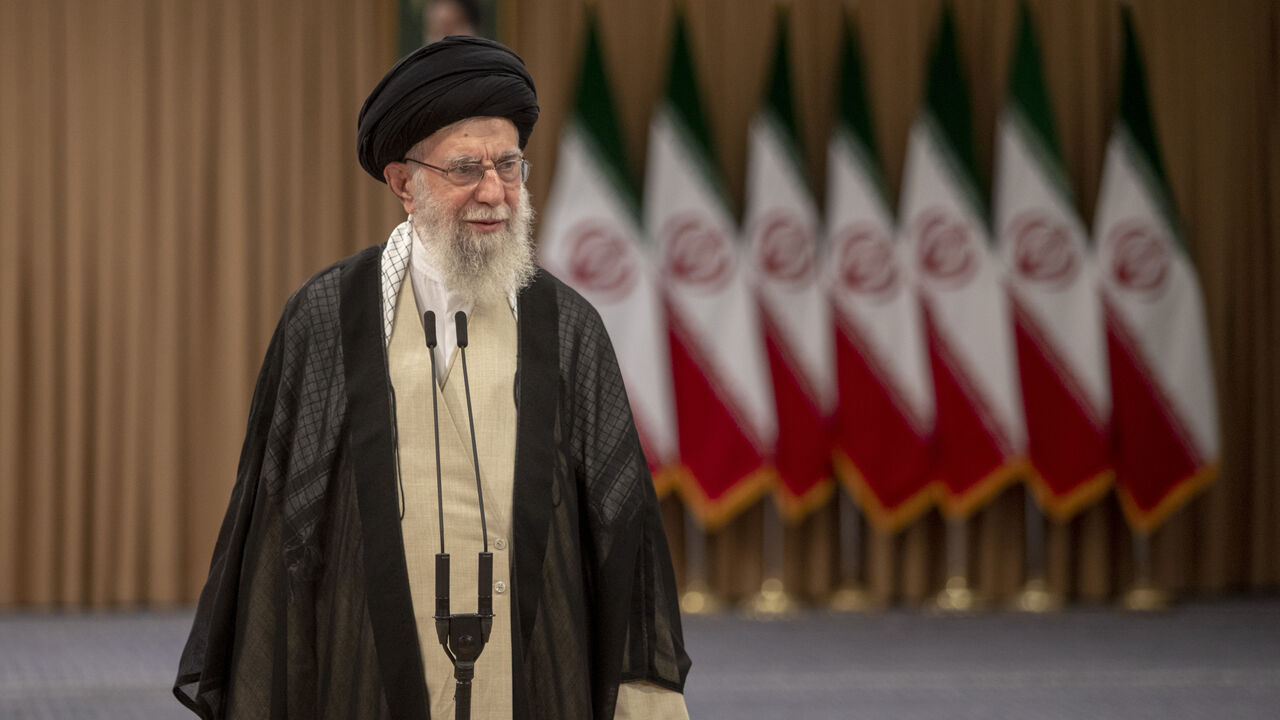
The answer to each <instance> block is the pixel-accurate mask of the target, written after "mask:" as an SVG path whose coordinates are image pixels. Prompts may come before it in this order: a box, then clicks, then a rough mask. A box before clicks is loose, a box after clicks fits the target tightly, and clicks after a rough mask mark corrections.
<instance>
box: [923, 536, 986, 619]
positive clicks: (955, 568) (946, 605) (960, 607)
mask: <svg viewBox="0 0 1280 720" xmlns="http://www.w3.org/2000/svg"><path fill="white" fill-rule="evenodd" d="M946 547H947V550H946V552H947V584H946V586H945V587H943V588H942V591H941V592H939V593H938V595H937V597H936V598H934V601H933V607H934V609H935V610H938V611H940V612H946V613H963V612H973V611H975V610H979V609H980V608H981V601H980V600H979V599H978V595H977V593H976V592H974V590H973V588H972V587H971V586H970V584H969V527H968V524H967V520H966V519H965V518H949V519H948V520H947V541H946Z"/></svg>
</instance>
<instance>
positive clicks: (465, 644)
mask: <svg viewBox="0 0 1280 720" xmlns="http://www.w3.org/2000/svg"><path fill="white" fill-rule="evenodd" d="M454 320H455V322H456V323H457V330H458V352H459V354H460V355H461V356H462V384H463V388H464V389H465V391H466V396H467V424H468V425H470V427H471V457H472V461H473V462H474V464H475V471H476V495H477V496H478V497H479V499H480V532H481V536H482V538H483V541H484V551H483V552H481V553H480V554H479V555H480V559H479V561H480V567H479V573H478V576H479V582H478V585H479V587H478V598H477V602H476V610H477V611H476V612H474V613H450V612H449V555H448V553H446V552H445V551H444V485H443V481H442V479H441V470H440V416H439V409H438V404H437V403H438V400H437V399H436V395H437V393H436V314H435V313H434V312H431V311H430V310H428V311H427V312H425V313H423V316H422V328H423V332H424V334H425V335H426V340H427V350H428V352H429V354H430V355H431V417H432V424H433V427H434V428H435V442H436V500H437V502H436V509H437V511H438V512H439V514H440V552H438V553H436V614H435V621H436V635H437V637H438V638H439V640H440V645H441V646H442V647H443V648H444V654H445V655H447V656H448V658H449V662H450V663H452V664H453V677H454V680H455V681H456V682H457V686H456V689H455V691H454V698H453V699H454V709H455V711H456V712H455V714H454V717H455V720H470V718H471V681H472V680H473V679H474V678H475V671H476V660H477V659H479V657H480V653H481V652H482V651H484V646H485V643H487V642H488V641H489V633H490V631H491V630H492V629H493V594H492V593H493V589H492V588H493V553H491V552H489V531H488V528H487V527H486V526H485V519H484V493H483V492H482V491H481V488H480V459H479V454H478V452H477V451H476V426H475V419H474V417H473V416H472V413H471V384H470V381H469V379H468V377H467V353H466V347H467V316H466V314H465V313H462V312H461V311H459V312H458V313H457V315H455V316H454Z"/></svg>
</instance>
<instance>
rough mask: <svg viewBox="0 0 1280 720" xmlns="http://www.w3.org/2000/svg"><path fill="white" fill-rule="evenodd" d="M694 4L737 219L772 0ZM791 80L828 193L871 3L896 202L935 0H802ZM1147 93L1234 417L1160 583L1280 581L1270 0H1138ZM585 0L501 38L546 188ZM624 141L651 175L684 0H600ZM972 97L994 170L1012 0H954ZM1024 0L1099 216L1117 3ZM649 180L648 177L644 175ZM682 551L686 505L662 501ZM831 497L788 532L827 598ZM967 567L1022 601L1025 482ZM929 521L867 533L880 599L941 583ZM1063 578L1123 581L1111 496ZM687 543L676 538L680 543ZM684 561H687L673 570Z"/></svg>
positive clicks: (1074, 163) (712, 117)
mask: <svg viewBox="0 0 1280 720" xmlns="http://www.w3.org/2000/svg"><path fill="white" fill-rule="evenodd" d="M682 4H683V5H684V6H685V7H686V16H687V20H688V23H689V31H690V37H691V42H692V45H693V55H694V61H695V63H696V65H697V70H698V72H699V81H700V83H701V88H700V89H701V95H702V98H703V101H704V104H705V107H706V109H707V114H708V118H709V122H710V125H711V131H712V136H713V142H714V143H715V145H716V147H717V150H718V153H719V162H720V167H721V170H722V171H723V173H724V175H725V177H726V179H727V180H728V186H729V188H730V191H731V194H732V195H733V198H734V202H735V203H736V207H737V209H738V212H739V213H741V205H742V196H743V185H744V181H745V167H746V133H747V124H748V122H749V119H750V116H751V114H752V112H754V110H755V107H756V105H757V103H758V102H759V98H760V96H761V94H762V93H763V90H764V83H765V75H766V73H767V72H768V63H769V61H770V58H771V52H770V51H771V44H772V38H773V32H774V24H775V7H776V3H773V2H736V1H734V0H703V1H702V2H687V3H682ZM784 4H785V5H787V6H788V7H789V8H790V13H791V29H790V33H791V41H792V43H791V47H792V52H793V55H792V57H791V61H792V69H793V73H794V75H793V77H794V84H793V87H794V92H795V93H796V104H797V112H798V118H799V124H800V129H801V133H802V136H803V140H804V144H805V154H806V160H807V164H808V170H809V178H810V181H811V185H812V187H813V189H814V191H815V193H816V195H815V196H816V197H818V198H822V197H824V196H823V194H822V193H823V191H824V184H825V183H824V177H825V157H824V153H825V144H826V137H827V132H828V130H829V129H830V127H831V118H832V113H833V105H834V94H835V88H836V83H837V77H836V72H837V61H836V53H837V50H838V47H837V46H838V42H839V22H840V21H841V19H842V17H843V14H844V13H845V12H847V11H849V10H850V9H851V8H855V7H856V10H855V12H856V15H857V17H858V23H859V27H858V32H859V34H860V37H861V39H862V42H863V50H864V54H865V57H864V60H865V63H866V70H867V73H868V81H869V87H870V93H871V101H872V113H873V120H874V122H875V125H876V128H877V131H878V135H879V139H880V143H881V147H880V150H881V153H882V156H883V162H884V165H885V177H886V180H887V183H888V186H889V192H890V195H891V197H894V196H896V195H897V188H898V185H899V183H900V181H901V177H902V164H903V160H904V156H905V147H906V137H907V130H908V128H909V125H910V122H911V120H912V118H913V117H914V114H915V112H916V109H917V106H918V104H919V100H920V95H921V93H922V91H923V84H924V71H925V63H926V59H927V53H928V49H929V43H930V41H931V39H932V36H933V33H934V32H935V30H936V26H937V20H938V16H939V12H940V9H941V6H942V0H911V1H910V2H902V1H900V0H862V1H860V2H857V3H852V2H841V1H840V0H794V1H792V2H787V3H784ZM1128 4H1129V5H1130V7H1132V9H1133V12H1134V17H1135V19H1136V23H1137V30H1138V33H1139V37H1140V41H1141V42H1142V46H1143V51H1144V55H1145V60H1146V63H1147V74H1148V78H1149V83H1150V91H1151V102H1152V108H1153V112H1154V113H1155V116H1156V126H1157V131H1158V133H1159V140H1160V144H1161V148H1162V150H1163V153H1164V159H1165V164H1166V167H1167V170H1168V173H1169V180H1170V182H1171V184H1172V187H1173V192H1174V195H1175V196H1176V198H1177V202H1178V204H1179V208H1180V211H1181V216H1182V219H1183V220H1184V221H1185V224H1186V225H1185V226H1186V229H1187V234H1188V237H1189V239H1190V242H1191V246H1192V252H1193V255H1194V258H1195V261H1196V263H1197V266H1198V267H1199V269H1200V273H1201V277H1202V279H1203V283H1204V288H1205V293H1206V300H1207V304H1208V311H1209V317H1210V327H1211V333H1212V342H1213V359H1214V363H1215V369H1216V373H1217V378H1218V387H1219V402H1220V405H1221V410H1222V417H1223V427H1222V435H1223V440H1224V452H1223V463H1222V474H1221V477H1220V479H1219V481H1218V482H1217V483H1216V484H1214V485H1213V486H1212V488H1211V489H1210V490H1209V491H1208V492H1207V493H1206V494H1205V495H1204V496H1203V497H1201V498H1198V499H1196V500H1195V501H1193V503H1192V504H1191V505H1190V506H1189V507H1188V508H1187V509H1185V510H1184V511H1182V512H1180V513H1178V514H1177V515H1176V516H1175V517H1174V518H1172V519H1171V521H1170V522H1169V523H1168V525H1167V526H1166V527H1165V528H1163V529H1162V530H1160V531H1158V532H1157V533H1156V535H1155V537H1154V562H1155V566H1156V567H1155V570H1156V577H1157V580H1158V582H1160V583H1162V584H1165V585H1167V586H1168V587H1170V588H1173V589H1177V590H1183V591H1189V592H1200V593H1203V592H1223V591H1227V590H1234V589H1243V588H1259V587H1275V586H1277V585H1280V560H1278V558H1280V445H1278V444H1277V443H1276V442H1275V438H1276V437H1278V436H1280V425H1278V421H1280V417H1278V416H1277V410H1278V409H1280V385H1278V384H1277V382H1276V380H1275V378H1274V374H1275V367H1276V366H1277V360H1280V357H1278V356H1280V301H1278V300H1280V282H1278V281H1277V279H1276V276H1277V273H1280V252H1278V251H1277V249H1276V248H1275V247H1274V242H1273V237H1274V236H1275V232H1276V230H1277V228H1280V225H1277V222H1278V218H1280V214H1278V211H1276V210H1275V208H1276V207H1277V205H1280V203H1277V200H1280V194H1278V192H1277V190H1278V188H1280V185H1278V184H1277V181H1278V179H1280V168H1277V159H1278V158H1280V149H1278V148H1277V145H1278V144H1280V134H1278V132H1277V131H1278V129H1280V126H1278V125H1277V119H1276V115H1277V110H1280V107H1278V106H1277V102H1278V100H1277V98H1278V97H1280V89H1278V88H1280V86H1278V83H1280V68H1278V63H1277V52H1278V51H1277V38H1278V37H1280V17H1278V13H1277V10H1276V8H1275V4H1274V3H1272V2H1267V1H1266V0H1232V1H1230V2H1222V3H1199V2H1195V1H1194V0H1132V1H1131V2H1128ZM585 5H587V4H584V3H582V2H580V0H536V1H535V0H511V1H510V2H509V3H508V5H507V6H506V12H505V16H504V18H503V19H504V21H505V22H504V23H503V24H502V27H501V32H502V33H503V40H504V41H505V42H507V43H508V44H510V45H511V46H512V47H513V48H514V49H516V51H517V52H519V53H520V54H521V55H522V56H523V57H524V58H525V60H526V62H527V63H528V64H529V67H530V69H531V71H532V73H533V75H534V78H535V79H536V80H537V82H538V90H539V95H540V99H541V103H542V108H543V114H542V119H541V120H540V122H539V125H538V130H537V131H536V132H535V133H534V135H533V139H532V141H531V143H530V145H531V146H530V148H529V152H528V155H529V156H530V158H531V160H532V161H533V163H534V166H535V168H536V171H535V175H534V177H533V179H532V180H531V185H532V190H533V192H534V194H535V197H537V198H544V197H545V195H546V192H547V190H548V188H549V186H550V179H551V177H552V176H553V174H554V165H555V153H556V145H557V140H558V138H557V134H558V129H559V127H560V125H561V124H562V122H563V120H564V118H565V114H566V112H567V110H568V108H569V105H570V103H571V102H572V93H573V91H574V88H573V83H574V76H575V73H576V72H577V67H578V66H577V63H578V54H579V52H580V49H581V45H582V32H583V23H584V18H585V10H584V6H585ZM590 5H592V6H593V7H594V8H595V12H596V15H597V18H598V21H599V23H600V29H601V36H602V43H603V45H604V53H605V62H606V65H607V71H608V73H609V77H610V80H611V84H612V88H613V91H614V97H615V102H616V105H617V107H618V111H619V116H620V122H621V124H622V134H623V138H624V140H625V142H626V145H627V147H626V150H627V153H628V156H629V157H630V159H631V161H632V165H633V167H634V168H635V172H636V177H637V179H638V178H640V177H641V175H642V172H643V169H642V166H643V160H644V157H645V144H646V140H647V130H648V121H649V117H650V113H651V112H652V110H653V108H654V105H655V103H656V102H657V101H658V99H659V98H660V95H661V93H662V91H663V83H664V82H665V72H666V62H667V57H668V52H669V48H668V43H669V40H670V32H671V25H672V22H673V18H674V12H675V11H674V8H675V7H676V5H677V3H675V2H672V1H663V2H653V3H631V2H624V1H623V0H598V1H597V2H595V3H590ZM951 5H952V7H953V9H954V11H955V13H956V21H957V25H958V29H959V34H960V38H959V40H960V48H961V52H962V59H963V63H964V73H965V77H966V79H967V82H968V85H969V91H970V97H971V101H972V106H973V122H974V128H975V131H976V133H977V138H976V141H977V144H976V148H977V150H978V157H979V164H980V166H981V167H980V171H981V173H982V174H983V176H984V177H985V178H987V181H988V182H989V180H990V173H991V166H992V155H991V149H992V143H993V137H994V131H995V120H996V115H997V113H998V111H999V108H1000V104H1001V103H1002V102H1003V98H1004V93H1005V85H1006V78H1007V73H1008V69H1009V67H1008V66H1009V55H1010V50H1011V43H1012V35H1013V31H1014V27H1015V21H1016V18H1017V8H1018V4H1017V2H1016V0H953V2H952V3H951ZM1028 5H1029V6H1030V9H1031V11H1032V18H1033V22H1034V23H1035V25H1036V28H1037V31H1038V33H1039V35H1040V40H1041V44H1042V49H1043V51H1044V56H1045V72H1046V83H1047V85H1048V91H1049V94H1050V97H1051V100H1052V103H1053V107H1054V113H1055V121H1056V124H1057V128H1058V132H1059V135H1060V139H1061V143H1062V146H1063V151H1064V154H1065V162H1066V167H1067V170H1068V172H1069V173H1070V176H1071V178H1072V180H1073V183H1074V190H1075V192H1076V197H1077V204H1078V206H1079V208H1080V210H1081V213H1082V215H1083V217H1084V218H1085V219H1086V222H1091V219H1092V216H1093V210H1094V205H1095V202H1096V195H1097V191H1098V183H1099V180H1100V173H1101V170H1102V161H1103V154H1104V150H1105V145H1106V141H1107V137H1108V135H1109V133H1110V129H1111V123H1112V120H1113V118H1114V116H1115V107H1116V102H1117V93H1118V90H1119V88H1118V85H1119V72H1120V68H1119V62H1120V23H1119V3H1118V0H1082V1H1081V2H1072V3H1061V2H1051V1H1049V0H1035V1H1032V2H1029V3H1028ZM637 186H640V187H642V184H640V183H637ZM666 512H667V519H668V521H669V522H668V528H669V529H670V531H671V532H672V534H673V535H674V536H675V540H676V543H677V547H678V545H679V536H680V535H681V534H682V532H681V524H680V522H679V517H680V515H679V513H680V509H679V504H678V502H676V501H669V502H668V503H667V507H666ZM759 526H760V515H759V511H758V508H757V509H756V510H755V511H751V512H748V513H746V514H745V515H743V516H742V518H741V519H740V520H739V521H738V522H736V523H735V524H733V525H731V526H730V527H729V528H728V529H727V530H725V531H724V532H722V533H720V534H719V536H718V537H715V538H713V539H712V560H713V563H714V565H715V567H713V570H712V580H713V585H714V586H716V587H717V588H718V589H719V590H720V591H721V593H722V594H724V595H726V596H729V597H740V596H742V595H743V594H745V593H748V592H751V591H752V590H754V589H755V588H757V587H758V583H759V580H760V571H759V557H760V552H759V543H760V537H759ZM835 528H836V519H835V515H834V512H833V509H832V508H827V509H825V510H824V511H821V512H819V513H817V514H815V516H814V517H813V518H812V519H810V520H809V521H808V522H806V523H803V524H802V525H800V526H799V527H796V528H792V529H790V530H789V531H788V535H787V539H788V545H789V547H788V551H787V557H788V567H787V573H786V575H787V579H788V584H789V586H790V587H792V588H793V589H795V590H796V591H798V592H800V593H801V594H805V595H808V596H810V597H814V598H817V597H820V596H821V595H822V594H823V593H824V592H826V591H828V590H830V589H831V587H832V584H833V582H834V580H835V578H834V574H835V562H836V560H837V556H836V552H835V548H834V547H833V546H834V541H835ZM970 537H971V540H972V547H973V551H972V553H971V565H972V567H971V572H972V574H973V577H974V579H975V581H976V582H977V584H978V586H979V588H980V589H981V590H983V591H985V592H986V593H988V594H991V595H994V596H1007V595H1008V594H1010V593H1011V592H1013V591H1014V590H1015V589H1016V588H1017V586H1018V585H1019V584H1020V583H1021V581H1022V561H1023V546H1022V542H1023V519H1022V493H1021V491H1020V490H1013V491H1011V492H1009V493H1006V494H1005V495H1004V496H1002V497H1000V498H998V499H997V500H996V501H995V502H994V503H993V504H992V505H991V506H990V507H989V508H987V509H986V510H984V511H982V512H981V513H979V514H978V515H977V516H976V517H975V518H974V521H973V522H972V523H971V526H970ZM941 541H942V532H941V527H940V522H939V521H938V519H937V518H936V516H931V517H928V518H926V519H924V520H922V521H921V522H919V523H917V524H916V525H914V526H912V527H910V528H908V529H907V530H905V531H904V532H903V533H902V534H901V535H899V536H897V537H886V536H881V535H877V534H873V535H872V536H871V537H870V538H869V543H868V556H867V558H866V564H865V571H866V573H867V576H868V580H869V582H870V584H871V586H872V589H873V590H874V591H876V592H877V593H879V594H881V595H883V596H886V597H901V598H905V599H907V600H920V599H923V598H925V597H926V596H927V595H928V594H929V593H932V592H933V591H935V590H936V589H937V588H938V587H939V585H940V583H941V580H942V579H943V578H942V572H943V568H942V552H941V551H942V545H941ZM1047 545H1048V573H1049V580H1050V583H1051V585H1052V586H1053V587H1055V588H1056V589H1058V590H1059V591H1063V592H1067V593H1069V594H1070V595H1072V596H1074V597H1076V598H1078V599H1082V600H1086V601H1090V600H1102V599H1106V598H1108V597H1111V596H1113V595H1114V594H1115V593H1117V592H1119V591H1121V590H1123V589H1124V588H1125V587H1126V585H1127V583H1128V581H1129V576H1130V572H1131V568H1130V566H1129V563H1130V557H1129V551H1130V547H1129V536H1128V532H1127V530H1126V528H1125V526H1124V524H1123V521H1122V520H1121V519H1120V516H1119V514H1118V512H1117V510H1116V507H1115V505H1114V502H1113V501H1112V500H1111V499H1108V500H1107V501H1105V502H1103V503H1101V504H1100V505H1098V506H1096V507H1094V508H1092V509H1090V510H1087V511H1085V512H1084V513H1082V514H1081V515H1080V516H1079V517H1078V518H1077V519H1075V520H1074V521H1073V522H1071V523H1069V524H1067V525H1065V526H1060V527H1052V528H1050V530H1049V534H1048V538H1047ZM678 554H679V553H678V552H677V555H678ZM679 560H680V558H679V557H677V563H678V564H679Z"/></svg>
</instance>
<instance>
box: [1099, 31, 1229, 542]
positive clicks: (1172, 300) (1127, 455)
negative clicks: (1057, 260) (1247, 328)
mask: <svg viewBox="0 0 1280 720" xmlns="http://www.w3.org/2000/svg"><path fill="white" fill-rule="evenodd" d="M1123 17H1124V22H1123V25H1124V61H1123V63H1124V64H1123V77H1122V80H1121V92H1120V114H1119V117H1118V118H1117V121H1116V124H1115V126H1114V128H1113V129H1112V133H1111V139H1110V141H1109V142H1108V143H1107V155H1106V160H1105V162H1104V165H1103V174H1102V184H1101V187H1100V189H1099V195H1098V208H1097V215H1096V218H1095V220H1094V222H1095V229H1094V237H1095V238H1096V240H1097V242H1098V251H1099V265H1100V268H1101V271H1102V278H1103V283H1102V287H1103V292H1104V299H1105V302H1106V310H1107V332H1108V345H1109V349H1110V357H1111V385H1112V395H1113V398H1114V404H1115V412H1114V420H1113V422H1114V430H1115V434H1116V435H1115V443H1116V457H1115V465H1116V479H1117V482H1118V484H1119V486H1120V498H1121V505H1122V507H1123V508H1124V510H1125V514H1126V516H1127V518H1128V520H1129V522H1130V524H1131V525H1132V526H1133V527H1135V528H1136V529H1138V530H1139V531H1150V530H1152V529H1154V528H1155V527H1156V526H1157V525H1159V524H1160V522H1162V521H1163V520H1164V518H1165V517H1167V516H1168V514H1169V513H1170V512H1172V511H1173V510H1175V509H1177V508H1178V507H1180V506H1181V505H1182V504H1183V503H1184V502H1185V501H1186V500H1187V499H1188V498H1189V497H1190V495H1191V494H1193V493H1194V492H1195V491H1197V490H1199V489H1200V488H1202V487H1203V486H1204V485H1205V484H1207V483H1208V482H1209V481H1211V480H1212V479H1213V477H1214V476H1215V475H1216V472H1217V464H1218V452H1219V438H1218V407H1217V396H1216V393H1215V390H1214V381H1213V368H1212V366H1211V363H1210V358H1209V339H1208V328H1207V323H1206V320H1205V310H1204V301H1203V298H1202V293H1201V290H1200V283H1199V280H1198V279H1197V277H1196V271H1195V267H1194V265H1193V263H1192V260H1191V257H1190V254H1189V253H1188V252H1187V246H1186V241H1185V239H1184V237H1183V235H1182V231H1181V228H1180V226H1179V223H1178V221H1177V215H1176V213H1175V210H1174V206H1173V197H1172V195H1171V194H1170V192H1169V188H1168V185H1167V183H1166V181H1165V175H1164V169H1163V167H1162V164H1161V161H1160V154H1159V150H1158V144H1157V142H1156V136H1155V131H1154V128H1153V124H1152V120H1151V111H1150V109H1149V108H1148V105H1147V91H1146V79H1145V77H1144V72H1143V67H1142V58H1141V55H1140V53H1139V50H1138V44H1137V39H1136V37H1135V36H1134V30H1133V22H1132V19H1131V17H1130V15H1129V12H1128V10H1127V9H1125V10H1124V13H1123Z"/></svg>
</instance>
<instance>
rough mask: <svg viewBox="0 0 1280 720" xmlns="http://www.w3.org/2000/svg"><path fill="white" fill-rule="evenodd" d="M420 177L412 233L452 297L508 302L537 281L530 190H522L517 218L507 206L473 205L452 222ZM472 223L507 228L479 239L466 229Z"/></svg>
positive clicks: (458, 214)
mask: <svg viewBox="0 0 1280 720" xmlns="http://www.w3.org/2000/svg"><path fill="white" fill-rule="evenodd" d="M419 177H421V176H420V175H418V176H415V178H414V180H413V183H414V200H413V217H412V221H413V229H414V231H415V232H417V234H418V239H419V240H420V246H421V249H422V250H423V251H425V253H426V260H427V263H428V264H429V265H431V267H433V268H435V270H436V272H438V273H440V279H441V280H442V281H443V282H444V285H445V287H447V288H449V291H450V292H453V293H457V294H458V295H460V296H461V297H462V298H464V299H466V300H470V301H471V302H477V301H480V300H496V299H499V298H500V299H502V300H506V299H507V298H509V297H510V296H512V295H514V294H515V293H516V292H518V291H519V290H520V289H521V288H524V287H525V286H527V285H528V284H529V283H530V282H532V281H533V275H534V273H535V272H536V270H537V267H536V265H535V264H534V260H533V205H532V203H531V202H530V201H529V191H528V190H527V189H525V188H524V187H523V186H521V188H520V201H519V203H518V204H517V206H516V211H515V213H514V214H513V213H512V212H511V209H510V208H508V207H507V206H506V205H502V206H500V207H497V208H493V207H489V206H485V205H476V204H472V205H468V206H467V207H464V208H463V209H462V210H460V211H459V212H458V213H457V214H456V215H453V216H450V215H449V213H448V210H446V209H445V208H443V207H441V206H440V204H439V203H437V202H436V201H435V199H434V198H432V197H431V195H430V193H429V192H428V190H427V187H426V183H425V182H420V181H419V180H418V178H419ZM468 220H503V221H505V224H504V226H503V227H502V229H500V230H498V231H497V232H492V233H479V232H475V231H473V230H472V229H471V228H469V227H467V225H466V223H467V221H468Z"/></svg>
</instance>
